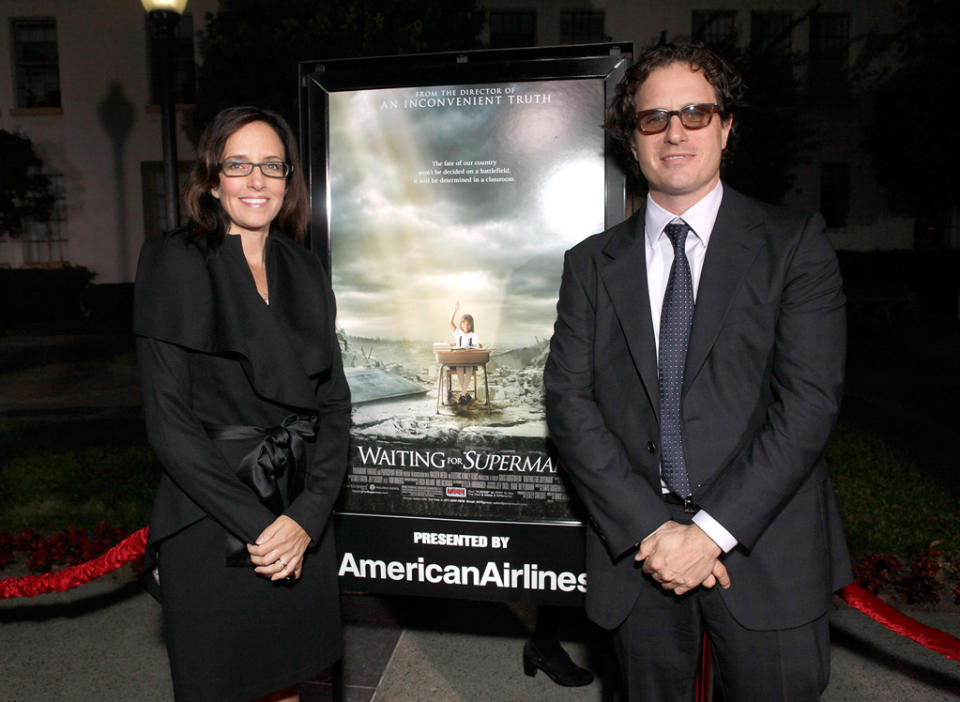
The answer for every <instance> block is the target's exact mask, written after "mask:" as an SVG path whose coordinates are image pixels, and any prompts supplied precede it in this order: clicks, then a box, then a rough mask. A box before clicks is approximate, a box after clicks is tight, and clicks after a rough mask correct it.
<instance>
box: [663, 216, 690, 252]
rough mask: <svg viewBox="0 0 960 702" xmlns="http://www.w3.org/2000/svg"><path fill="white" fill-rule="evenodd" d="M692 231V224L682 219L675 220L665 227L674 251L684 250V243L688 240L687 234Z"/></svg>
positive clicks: (664, 230) (665, 232)
mask: <svg viewBox="0 0 960 702" xmlns="http://www.w3.org/2000/svg"><path fill="white" fill-rule="evenodd" d="M689 232H690V226H689V225H688V224H687V223H686V222H684V221H683V220H682V219H677V220H674V221H673V222H670V224H668V225H667V226H666V227H664V228H663V233H664V234H666V235H667V237H668V238H669V239H670V243H671V244H673V250H674V251H677V250H679V251H683V249H684V244H686V242H687V234H688V233H689Z"/></svg>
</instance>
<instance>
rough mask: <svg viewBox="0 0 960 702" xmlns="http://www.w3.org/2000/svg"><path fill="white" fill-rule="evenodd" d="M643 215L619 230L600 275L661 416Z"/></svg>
mask: <svg viewBox="0 0 960 702" xmlns="http://www.w3.org/2000/svg"><path fill="white" fill-rule="evenodd" d="M643 213H644V208H643V207H641V208H640V209H639V210H638V211H637V212H636V213H634V215H633V216H632V217H630V218H629V219H628V220H626V221H625V222H623V223H622V224H621V225H620V226H619V227H618V229H617V231H616V232H615V233H614V236H613V237H611V239H610V242H609V243H608V244H607V246H606V247H605V248H604V250H603V253H602V254H601V257H600V260H599V261H598V272H599V275H600V278H601V280H602V281H603V285H604V287H605V288H606V290H607V294H608V295H609V296H610V301H611V302H612V303H613V307H614V310H615V312H616V315H617V318H618V320H619V321H620V327H621V328H622V329H623V333H624V336H625V337H626V339H627V346H628V348H629V350H630V356H631V358H632V359H633V363H634V365H635V366H636V368H637V371H638V372H639V374H640V379H641V381H642V382H643V385H644V389H645V390H646V393H647V398H648V399H649V401H650V405H651V406H652V407H653V410H654V412H656V413H657V414H658V415H659V412H660V410H659V404H660V403H659V393H658V390H657V386H658V373H657V347H656V344H655V343H654V338H653V320H652V318H651V316H650V295H649V290H648V287H647V259H646V252H645V245H644V235H643Z"/></svg>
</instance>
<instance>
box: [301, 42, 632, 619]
mask: <svg viewBox="0 0 960 702" xmlns="http://www.w3.org/2000/svg"><path fill="white" fill-rule="evenodd" d="M632 57H633V45H632V43H630V42H613V43H602V44H586V45H572V46H555V47H532V48H523V49H500V50H483V51H466V52H447V53H435V54H414V55H404V56H389V57H372V58H357V59H334V60H322V61H306V62H303V63H301V64H300V67H299V80H300V144H301V154H302V161H303V168H304V172H305V177H306V180H307V187H308V191H309V196H310V202H311V215H310V226H309V238H308V247H309V248H311V249H312V250H313V251H315V252H316V253H317V254H318V255H319V256H320V258H321V260H323V262H324V264H325V265H326V266H327V268H328V270H329V268H330V266H331V221H330V212H331V202H330V198H331V193H330V170H329V169H330V117H329V96H330V94H331V93H336V92H339V91H357V90H374V89H382V88H410V87H421V86H422V87H429V86H441V85H469V84H474V83H494V82H505V81H516V82H521V81H548V80H566V79H599V80H601V81H602V85H603V99H604V104H605V105H606V104H609V102H610V101H611V100H612V98H613V94H614V90H615V87H616V85H617V84H618V83H619V81H620V79H621V78H622V77H623V75H624V73H625V71H626V69H627V68H628V67H629V65H630V63H631V61H632ZM597 128H598V129H599V128H600V125H597ZM603 161H604V168H603V170H604V226H606V227H609V226H611V225H612V224H614V223H616V222H619V221H621V220H622V219H623V218H624V216H625V204H626V182H625V180H626V179H625V176H624V173H623V170H622V169H621V167H620V165H619V163H618V160H617V158H616V157H615V154H614V149H613V145H612V143H611V142H610V140H609V139H605V140H604V154H603ZM558 265H559V262H558ZM335 522H336V525H335V526H336V529H337V547H338V563H339V568H340V574H341V584H342V587H343V588H344V590H345V591H352V592H370V593H394V594H415V595H429V596H437V597H452V598H462V599H481V600H495V601H523V602H529V603H540V604H563V605H576V604H579V603H580V602H581V601H582V597H583V592H584V591H585V584H586V583H585V576H584V575H583V572H582V571H583V559H584V553H583V548H584V546H583V544H584V538H583V536H584V528H585V527H584V525H583V524H582V523H581V522H578V521H569V520H566V521H537V522H531V521H520V520H517V521H504V520H499V519H490V520H476V519H451V518H448V517H437V518H434V517H429V516H412V515H393V514H377V513H358V512H338V513H337V514H336V515H335ZM450 539H454V540H456V541H457V542H458V545H459V546H461V548H458V549H457V552H458V553H457V558H459V560H457V558H453V559H451V558H450V557H448V553H449V552H448V551H444V550H443V548H444V546H446V545H448V544H447V543H446V542H447V541H448V540H450ZM438 540H439V543H438ZM498 544H499V546H498ZM358 549H359V550H364V549H365V551H364V552H365V553H367V554H369V553H371V552H373V553H376V554H377V555H376V557H367V558H361V557H355V556H354V555H353V554H354V553H355V552H356V551H357V550H358ZM497 549H499V550H497ZM494 554H495V555H494ZM451 560H453V561H455V562H456V565H451ZM531 563H532V565H531ZM521 564H522V565H521ZM538 565H539V568H538ZM461 576H462V577H461ZM461 579H463V582H459V580H461ZM481 580H482V582H483V585H478V584H477V583H478V581H481Z"/></svg>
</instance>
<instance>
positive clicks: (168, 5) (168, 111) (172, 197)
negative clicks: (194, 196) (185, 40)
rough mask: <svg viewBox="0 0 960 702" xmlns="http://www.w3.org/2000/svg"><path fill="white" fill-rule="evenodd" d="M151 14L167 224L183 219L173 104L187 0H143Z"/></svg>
mask: <svg viewBox="0 0 960 702" xmlns="http://www.w3.org/2000/svg"><path fill="white" fill-rule="evenodd" d="M140 2H141V3H142V4H143V9H145V10H146V11H147V15H148V17H149V18H150V31H151V33H152V34H153V38H154V39H156V41H157V47H158V49H159V51H160V124H161V131H162V134H163V188H164V193H165V195H166V197H165V199H166V201H167V228H168V229H174V228H175V227H176V226H177V225H178V224H179V223H180V193H179V190H180V184H179V181H178V179H177V116H176V113H175V110H174V104H173V37H174V31H175V29H176V26H177V22H179V21H180V15H181V14H183V10H184V8H185V7H186V6H187V0H140Z"/></svg>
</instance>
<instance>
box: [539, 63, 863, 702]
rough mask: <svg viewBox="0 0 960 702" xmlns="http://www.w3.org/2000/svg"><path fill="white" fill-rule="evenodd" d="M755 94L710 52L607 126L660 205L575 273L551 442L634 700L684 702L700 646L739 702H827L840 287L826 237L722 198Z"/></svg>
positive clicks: (640, 89) (666, 74) (679, 66)
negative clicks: (578, 507) (730, 149)
mask: <svg viewBox="0 0 960 702" xmlns="http://www.w3.org/2000/svg"><path fill="white" fill-rule="evenodd" d="M740 86H741V82H740V79H739V77H738V76H737V75H736V74H735V73H734V72H733V70H732V69H731V68H730V67H729V66H728V65H727V64H726V63H725V62H723V61H722V60H721V59H720V58H718V57H717V56H716V55H714V54H713V53H711V52H710V51H709V50H708V49H706V48H704V47H703V46H700V45H683V46H673V45H665V46H659V47H656V48H654V49H652V50H650V51H648V52H647V53H646V54H645V55H644V56H642V57H641V58H640V60H639V62H638V63H637V64H636V65H634V66H633V67H631V68H630V69H629V70H628V72H627V74H626V75H625V77H624V80H623V81H622V83H621V85H620V86H619V87H618V90H617V95H616V97H615V99H614V101H613V104H612V106H611V108H610V111H609V113H608V120H607V125H606V126H607V128H608V129H609V130H610V131H611V132H612V134H613V136H614V137H615V138H619V139H620V140H621V141H623V142H624V143H625V144H626V145H627V146H628V147H629V149H630V151H631V152H632V154H633V156H634V157H635V159H636V161H637V163H638V164H639V167H640V170H641V172H642V173H643V176H644V178H645V179H646V181H647V183H648V185H649V193H648V196H647V199H646V202H645V205H644V206H643V207H642V208H641V209H640V210H639V211H638V212H637V213H635V214H634V215H633V216H632V217H631V218H630V219H628V220H626V221H625V222H623V223H621V224H618V225H616V226H614V227H612V228H611V229H609V230H607V231H606V232H603V233H602V234H598V235H596V236H593V237H590V238H588V239H586V240H585V241H583V242H581V243H580V244H578V245H577V246H576V247H574V248H573V249H571V250H570V251H568V252H567V255H566V258H565V261H564V272H563V282H562V284H561V288H560V299H559V302H558V304H557V322H556V326H555V329H554V336H553V339H552V341H551V345H550V357H549V359H548V361H547V366H546V371H545V375H544V381H545V384H546V389H547V420H548V423H549V426H550V431H551V435H552V437H553V439H554V441H555V442H556V444H557V448H558V450H559V452H560V457H561V460H562V463H563V465H564V466H565V468H566V470H567V472H568V474H569V476H570V478H571V479H572V481H573V483H574V486H575V487H576V490H577V492H578V494H579V496H580V497H581V499H582V500H583V502H584V504H585V505H586V507H587V510H588V513H589V515H590V524H591V528H590V529H588V535H587V573H588V582H589V587H588V592H587V613H588V615H589V616H590V617H591V618H592V619H593V620H594V621H596V622H597V623H598V624H600V625H601V626H603V627H605V628H608V629H612V630H614V643H615V647H616V650H617V654H618V658H619V660H620V663H621V665H622V668H623V671H624V677H625V684H626V686H627V689H628V694H629V698H630V699H631V700H654V701H656V702H664V701H669V700H684V701H685V702H686V701H689V700H690V699H691V698H692V695H693V685H694V678H695V672H696V666H697V660H698V656H699V651H700V641H701V638H702V632H703V631H706V632H707V633H708V634H709V636H710V639H711V642H712V644H713V647H712V650H713V653H714V663H715V667H714V675H715V680H716V682H717V684H718V685H719V686H720V688H721V689H722V691H723V695H724V699H725V700H726V701H727V702H733V701H738V700H741V701H746V702H753V701H756V700H764V701H766V700H814V699H818V698H819V695H820V693H821V692H822V690H823V689H824V688H825V687H826V683H827V679H828V675H829V635H828V619H827V611H828V607H829V603H830V599H831V593H832V592H833V591H834V590H836V589H838V588H840V587H842V586H843V585H845V584H847V583H848V582H850V580H851V579H852V573H851V570H850V565H849V556H848V554H847V548H846V543H845V540H844V537H843V532H842V529H841V525H840V518H839V514H838V513H837V509H836V505H835V500H834V496H833V490H832V487H831V485H830V481H829V479H828V477H827V469H826V465H825V463H824V461H823V458H822V456H821V452H822V451H823V447H824V445H825V444H826V442H827V438H828V437H829V434H830V432H831V430H832V427H833V424H834V421H835V419H836V415H837V410H838V404H839V401H840V395H841V385H842V377H843V360H844V349H845V327H846V323H845V315H844V304H845V302H844V297H843V292H842V289H841V280H840V274H839V271H838V267H837V261H836V257H835V255H834V253H833V251H832V249H831V248H830V245H829V243H828V241H827V238H826V236H825V234H824V223H823V220H822V218H821V217H820V216H819V215H814V216H801V215H797V214H793V213H790V212H787V211H785V210H782V209H780V208H775V207H772V206H768V205H764V204H761V203H759V202H757V201H754V200H751V199H749V198H747V197H744V196H743V195H740V194H738V193H736V192H734V191H733V190H732V189H731V188H729V187H728V186H726V185H724V184H723V183H722V182H721V180H720V165H721V158H722V155H723V150H724V148H725V147H726V145H727V141H728V139H729V138H730V135H731V131H732V129H733V125H734V116H733V114H732V109H733V106H734V104H735V102H736V100H737V98H738V96H739V92H740ZM755 157H756V158H761V159H762V158H763V154H756V155H755ZM675 251H680V252H682V253H683V254H684V256H683V257H682V258H681V257H680V256H676V255H675Z"/></svg>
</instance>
